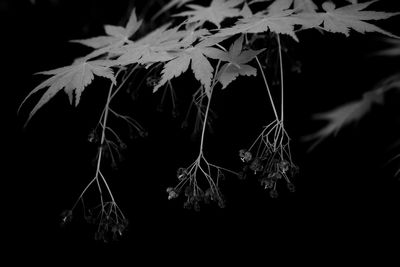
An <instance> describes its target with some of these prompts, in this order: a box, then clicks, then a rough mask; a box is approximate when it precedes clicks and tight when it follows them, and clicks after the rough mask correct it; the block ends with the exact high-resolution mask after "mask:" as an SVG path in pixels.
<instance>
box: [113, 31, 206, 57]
mask: <svg viewBox="0 0 400 267" xmlns="http://www.w3.org/2000/svg"><path fill="white" fill-rule="evenodd" d="M169 26H170V24H166V25H164V26H161V27H159V28H157V29H156V30H154V31H152V32H151V33H149V34H148V35H146V36H144V37H143V38H141V39H139V40H137V41H136V42H133V43H130V44H128V45H125V46H123V47H121V48H120V49H119V51H118V53H121V54H122V55H121V56H120V57H119V59H118V62H119V63H120V64H122V65H128V64H132V63H140V64H152V63H154V62H165V61H168V60H171V59H173V58H174V56H172V55H171V54H170V52H174V51H178V50H180V49H181V48H182V47H185V46H189V45H190V44H191V42H188V41H187V40H185V41H183V40H184V39H185V38H186V37H188V35H190V34H193V33H192V32H191V31H178V27H174V28H172V29H168V27H169ZM199 32H201V34H198V33H196V34H194V35H196V36H198V35H202V34H205V33H204V31H202V30H201V31H199ZM194 39H196V38H193V39H192V42H193V41H194Z"/></svg>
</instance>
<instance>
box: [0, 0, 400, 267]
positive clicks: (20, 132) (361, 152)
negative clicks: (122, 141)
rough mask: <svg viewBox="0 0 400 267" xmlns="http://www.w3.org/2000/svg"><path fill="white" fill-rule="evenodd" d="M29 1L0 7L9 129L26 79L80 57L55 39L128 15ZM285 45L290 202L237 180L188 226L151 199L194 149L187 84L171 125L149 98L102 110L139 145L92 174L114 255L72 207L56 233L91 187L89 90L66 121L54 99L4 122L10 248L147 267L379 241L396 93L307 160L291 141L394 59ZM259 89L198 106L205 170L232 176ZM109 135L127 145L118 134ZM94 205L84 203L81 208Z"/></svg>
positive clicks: (120, 5)
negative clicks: (172, 260) (205, 109)
mask: <svg viewBox="0 0 400 267" xmlns="http://www.w3.org/2000/svg"><path fill="white" fill-rule="evenodd" d="M16 2H18V3H16ZM35 2H36V3H35V4H32V3H31V2H30V1H5V4H2V6H1V8H2V13H4V14H5V15H4V16H2V18H3V19H4V20H5V21H6V23H8V24H9V25H10V27H7V29H6V32H5V33H4V34H5V36H7V38H6V39H7V40H9V42H5V48H4V49H5V51H6V53H5V54H6V58H7V59H6V62H7V71H6V72H5V78H6V80H7V83H6V85H3V87H4V88H3V90H7V91H12V92H13V93H14V94H15V95H14V97H15V99H16V102H15V106H14V107H12V109H13V110H11V112H14V110H15V112H14V116H15V113H16V110H17V107H18V105H19V103H20V102H21V101H22V100H23V98H24V97H25V96H26V95H27V93H28V92H29V91H30V90H32V89H33V88H34V87H35V86H36V85H37V84H39V83H40V82H41V81H42V79H43V76H37V75H35V76H34V75H33V73H36V72H38V71H43V70H49V69H53V68H57V67H61V66H64V65H67V64H70V63H71V60H73V59H74V58H76V57H77V56H81V55H84V54H85V53H87V50H85V49H83V48H81V47H80V46H79V45H77V44H71V43H68V40H71V39H80V38H87V37H92V36H96V35H100V34H102V33H103V32H102V27H101V26H102V25H103V24H121V23H123V22H124V18H126V17H124V16H126V13H127V12H126V8H127V7H129V6H132V3H129V1H118V2H115V3H114V2H113V4H110V3H109V2H108V3H102V2H101V3H100V2H98V1H35ZM143 8H144V7H140V8H138V10H142V9H143ZM393 8H394V7H393ZM392 10H397V11H400V9H392ZM149 12H150V11H149ZM11 24H12V25H13V26H11ZM6 25H7V24H6ZM379 25H380V26H382V27H383V28H385V29H386V30H388V31H392V32H394V33H397V34H399V31H398V29H397V28H396V27H395V26H394V25H399V18H393V19H390V21H389V22H383V23H381V24H379ZM299 39H300V43H294V42H293V41H292V40H289V38H283V42H286V44H287V45H288V47H290V49H291V51H292V56H294V57H296V60H299V61H300V62H301V64H302V72H301V73H300V74H296V73H290V72H289V71H288V72H287V73H288V74H287V77H286V80H285V84H286V88H287V89H286V102H285V114H286V116H287V130H288V132H289V134H290V135H291V137H292V153H293V158H294V161H295V162H296V163H297V165H298V166H299V167H300V173H299V175H298V176H297V177H296V178H295V179H294V181H293V182H294V184H295V185H296V189H297V190H296V192H295V193H289V192H288V190H287V189H286V187H285V186H284V184H282V185H281V188H279V192H281V195H280V196H279V198H278V199H271V198H270V197H269V194H268V192H267V191H265V190H263V188H262V187H261V186H260V185H259V182H258V181H256V180H255V179H251V177H250V178H249V179H247V180H244V181H241V180H239V179H237V178H236V177H234V176H231V175H226V180H225V181H224V182H223V184H222V186H221V188H222V191H223V193H224V194H225V197H226V200H227V203H226V204H227V206H226V208H225V209H219V208H218V207H217V206H216V205H210V206H204V205H203V206H202V207H201V209H202V210H201V211H200V212H199V213H196V212H195V211H191V210H190V211H189V210H185V209H183V207H182V206H183V202H184V199H183V198H182V197H180V198H178V199H175V200H171V201H168V200H167V196H168V195H167V193H166V192H165V190H166V188H167V187H168V186H172V185H174V184H175V183H176V177H175V173H176V169H177V168H178V167H181V166H187V165H189V164H190V163H192V162H193V161H194V159H195V157H196V156H197V151H198V146H199V139H198V138H195V139H191V138H190V135H191V130H192V128H190V125H189V128H188V129H182V128H181V124H182V122H183V120H184V117H185V114H186V110H187V107H188V103H187V102H185V100H186V99H188V97H190V95H191V93H193V92H194V90H195V89H197V86H198V85H197V83H194V82H192V80H193V76H192V74H190V75H187V77H186V76H184V77H183V78H182V79H176V80H173V84H174V87H175V89H176V93H177V96H178V110H179V114H178V115H177V117H176V118H174V117H173V116H172V114H171V111H172V109H171V105H170V103H169V102H168V101H166V102H165V104H164V106H163V107H164V110H163V112H158V111H157V110H156V109H157V106H158V105H159V103H160V101H161V96H162V92H161V91H160V92H158V93H156V94H154V95H151V93H150V91H149V89H148V88H143V89H142V90H141V95H140V96H139V98H138V99H137V100H136V101H131V100H130V95H129V94H127V93H126V92H122V95H121V97H120V98H118V99H117V100H116V102H115V106H116V107H121V109H125V110H127V111H128V112H131V113H132V114H133V116H134V118H135V119H137V120H138V121H139V122H140V123H141V124H142V125H143V127H144V128H145V129H146V130H147V131H148V136H147V137H145V138H142V137H138V136H135V137H134V138H132V139H129V138H127V139H126V140H127V144H128V149H127V150H126V151H124V152H123V156H124V160H123V161H122V162H121V163H120V164H119V165H118V167H119V168H118V170H109V171H107V174H106V176H107V177H108V180H109V184H110V186H111V187H112V191H113V192H114V195H115V197H116V200H117V202H118V203H119V205H120V208H121V209H122V210H123V211H124V212H125V214H126V216H127V217H128V219H129V222H130V223H129V227H128V231H127V233H126V234H125V235H124V236H122V238H121V240H120V241H119V242H110V243H108V244H103V243H101V242H96V241H94V233H95V231H96V230H95V227H94V226H91V225H88V224H86V222H85V221H84V220H83V217H82V209H80V208H78V209H77V210H76V211H77V212H76V214H74V218H73V221H72V222H71V224H70V225H66V226H65V227H60V221H61V217H60V214H61V212H62V211H63V210H65V209H69V208H70V207H71V206H72V205H73V203H74V202H75V200H76V198H77V197H78V196H79V194H80V192H81V191H82V189H83V188H84V187H85V186H86V185H87V183H88V182H89V181H90V180H91V179H92V177H93V174H94V166H93V164H92V161H93V158H94V157H95V156H96V148H95V147H93V145H92V144H90V143H89V142H88V141H87V138H88V135H89V133H90V131H91V130H92V129H93V127H94V126H95V124H96V122H97V121H98V119H99V116H100V114H101V111H102V108H103V106H104V101H105V96H106V93H107V88H108V84H107V83H105V82H104V80H101V79H100V80H96V81H95V82H94V83H92V85H90V86H89V87H88V88H87V89H86V90H85V92H84V93H83V95H82V100H81V103H80V105H79V106H78V107H77V108H74V107H72V106H70V105H69V103H68V98H67V96H66V95H65V94H64V93H60V94H58V95H57V96H56V97H55V98H54V99H52V100H51V101H50V102H49V103H48V104H46V105H45V106H44V107H43V108H42V109H41V110H40V111H39V112H38V113H37V114H36V115H35V117H34V118H33V119H32V120H31V122H30V123H29V125H28V127H27V128H25V129H23V128H22V125H23V123H24V121H25V119H26V118H27V115H28V112H29V109H30V108H32V107H33V104H34V103H35V101H37V100H38V96H35V97H33V98H32V99H31V100H30V101H28V102H27V105H26V106H24V107H23V108H22V110H21V113H20V114H19V115H18V116H16V117H15V118H16V134H15V141H14V142H15V144H16V145H15V148H14V151H15V153H14V154H15V155H16V158H15V163H16V166H15V172H14V177H11V178H9V179H12V180H13V181H12V184H13V188H12V189H13V190H12V196H11V197H10V199H9V200H10V201H11V202H12V203H13V204H15V208H12V209H13V211H14V212H15V218H16V221H17V222H16V223H17V224H18V226H17V227H18V229H19V230H18V231H17V232H18V233H15V234H14V242H15V244H17V247H18V248H19V249H22V248H28V249H29V248H30V249H32V248H33V249H32V251H33V250H36V249H37V250H38V251H40V252H39V253H35V257H36V258H38V259H48V258H47V256H45V254H47V253H53V251H54V254H57V255H59V257H71V258H74V256H73V255H80V254H84V255H85V256H87V257H88V258H90V257H91V256H93V257H95V255H99V253H105V257H106V255H107V254H108V253H109V254H108V255H123V254H124V253H125V252H126V253H127V254H128V255H125V257H128V256H129V255H132V256H133V257H137V258H135V259H137V260H139V259H147V260H148V261H149V262H152V261H156V260H157V259H156V258H154V257H155V256H154V255H158V256H157V257H161V258H163V257H168V255H169V253H177V254H179V255H185V256H188V257H189V255H192V253H194V254H195V253H197V252H199V253H200V254H204V253H208V252H209V253H223V252H222V251H230V252H231V253H233V252H234V251H242V252H244V251H246V250H257V249H262V250H264V247H262V248H260V246H265V250H268V249H270V250H271V251H273V250H275V249H276V250H279V249H278V248H281V247H283V246H289V249H290V248H293V247H297V248H295V250H297V249H300V248H299V247H298V246H301V244H302V243H303V242H305V241H306V240H307V241H308V242H310V243H311V244H313V245H315V246H316V247H318V244H322V243H323V244H329V243H331V242H334V241H339V242H344V240H346V241H345V242H344V243H345V244H344V246H346V245H348V246H351V244H352V243H353V242H355V243H358V242H361V243H363V240H364V241H365V244H367V243H368V242H371V240H373V239H377V240H382V242H383V240H385V241H384V242H385V243H386V242H389V241H386V240H390V239H391V238H393V236H394V234H395V233H396V232H397V231H398V225H399V219H398V218H397V214H398V210H399V203H400V184H399V180H398V179H396V178H394V176H393V175H394V173H395V172H396V164H389V165H385V164H386V163H387V161H388V160H389V159H390V157H391V156H393V155H394V154H393V153H394V152H393V151H390V150H388V148H389V147H390V145H391V144H392V143H393V142H395V141H396V140H398V137H399V127H398V126H399V124H398V122H399V120H398V114H399V105H398V99H399V94H398V93H397V95H396V94H393V95H390V96H389V97H388V98H387V99H386V100H387V104H386V105H383V106H375V107H374V108H373V110H372V112H371V113H369V114H368V115H367V116H366V117H365V119H363V120H361V121H360V123H359V124H358V125H351V126H349V127H346V128H345V129H344V130H343V131H342V132H340V133H339V135H338V136H337V137H336V138H328V139H327V140H326V141H325V142H323V143H321V145H319V146H318V147H317V148H316V149H315V150H314V151H313V152H311V153H307V149H308V147H309V144H305V143H302V142H300V141H299V140H300V138H301V136H304V135H306V134H308V133H310V132H312V131H315V130H316V129H319V127H321V126H323V123H319V122H315V121H312V120H311V116H312V114H314V113H316V112H323V111H327V110H330V109H332V108H334V107H336V106H338V105H341V104H343V103H346V102H349V101H353V100H355V99H357V98H359V97H361V95H362V93H363V92H365V91H367V90H370V89H372V88H373V86H374V85H375V84H376V83H378V82H379V81H380V80H381V79H382V78H384V77H387V76H389V75H391V74H393V73H394V72H395V71H398V70H399V68H398V66H396V65H395V64H396V63H398V62H397V61H396V60H397V59H393V60H392V59H387V58H386V59H382V58H375V57H370V56H369V54H371V53H373V52H375V51H376V50H377V49H379V48H381V47H383V46H384V45H383V44H382V41H381V39H380V36H379V35H376V34H371V35H369V34H367V35H360V34H354V35H352V36H351V37H350V38H345V37H344V36H339V35H331V34H324V35H322V34H320V33H318V32H316V31H310V32H307V31H305V32H302V33H299ZM136 79H137V81H140V77H138V78H136ZM188 81H189V82H188ZM190 82H192V84H191V83H190ZM275 89H278V88H275ZM146 90H147V91H146ZM263 90H264V89H263V84H262V80H261V78H260V77H257V78H253V77H252V78H248V77H246V78H243V77H241V78H238V79H237V80H236V81H235V82H234V83H233V84H232V85H231V86H230V87H228V88H227V89H226V90H219V89H218V90H217V91H216V92H215V97H214V98H213V104H212V106H213V109H214V111H215V112H216V114H217V117H216V118H215V120H214V122H213V125H212V126H213V133H211V134H210V133H209V134H207V135H206V140H205V153H206V156H207V158H208V159H209V161H210V162H213V163H215V164H218V165H220V166H224V167H227V168H230V169H232V170H234V171H239V170H240V169H241V166H242V165H241V161H240V159H239V157H238V151H239V149H241V148H243V147H247V146H248V145H249V144H251V143H252V142H253V141H254V139H255V138H256V137H257V135H258V134H259V132H260V131H261V127H262V126H263V125H265V123H266V122H267V120H269V119H271V118H272V117H271V115H272V112H271V111H272V110H271V109H270V106H269V104H268V102H267V98H266V96H267V95H266V93H265V92H264V91H263ZM131 108H132V109H131ZM191 123H193V122H191ZM121 131H122V132H123V131H125V133H124V134H126V135H127V132H126V130H125V129H124V128H123V127H121ZM127 136H128V135H127ZM398 166H399V165H398V164H397V167H398ZM97 197H98V196H97V194H96V193H95V192H94V191H93V192H92V194H91V195H90V197H88V198H92V199H95V198H97ZM7 205H8V204H7ZM13 206H14V205H13ZM13 224H14V223H13ZM342 245H343V243H342ZM285 249H286V248H285ZM319 249H321V250H323V248H322V247H319ZM207 251H208V252H207ZM42 253H43V254H42ZM328 253H329V252H328ZM147 255H153V256H152V257H150V258H147Z"/></svg>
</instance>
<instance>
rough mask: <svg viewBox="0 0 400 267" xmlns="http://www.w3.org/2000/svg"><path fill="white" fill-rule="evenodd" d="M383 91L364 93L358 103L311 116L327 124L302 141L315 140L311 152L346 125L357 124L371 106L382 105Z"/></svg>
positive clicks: (376, 90) (379, 89)
mask: <svg viewBox="0 0 400 267" xmlns="http://www.w3.org/2000/svg"><path fill="white" fill-rule="evenodd" d="M383 93H384V91H383V90H382V89H381V88H378V89H375V90H372V91H369V92H366V93H364V95H363V97H362V98H361V99H360V100H358V101H353V102H350V103H347V104H344V105H342V106H340V107H337V108H335V109H333V110H331V111H328V112H324V113H318V114H315V115H314V116H313V118H314V119H317V120H328V121H329V122H328V124H327V125H326V126H325V127H324V128H322V129H321V130H319V131H318V132H316V133H313V134H310V135H307V136H304V137H303V138H302V140H303V141H311V140H314V139H317V140H316V142H315V143H314V144H313V145H312V146H311V147H310V149H309V150H312V149H313V148H314V147H315V146H316V145H317V144H319V143H320V142H321V141H322V140H324V139H325V138H327V137H328V136H330V135H333V136H336V135H337V133H338V132H339V131H340V130H341V129H342V128H343V127H344V126H346V125H348V124H351V123H354V122H358V121H359V120H360V119H361V118H362V117H363V116H364V115H365V114H366V113H367V112H368V111H369V110H370V109H371V107H372V105H373V104H382V103H383V100H384V99H383V96H384V94H383Z"/></svg>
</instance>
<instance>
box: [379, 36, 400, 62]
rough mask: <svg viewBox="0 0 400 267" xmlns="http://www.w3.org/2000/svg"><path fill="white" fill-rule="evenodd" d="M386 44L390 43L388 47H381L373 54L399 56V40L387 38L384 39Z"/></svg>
mask: <svg viewBox="0 0 400 267" xmlns="http://www.w3.org/2000/svg"><path fill="white" fill-rule="evenodd" d="M385 42H386V43H387V44H390V45H391V47H390V48H386V49H383V50H381V51H379V52H376V53H375V54H374V55H377V56H388V57H398V56H400V40H398V39H392V38H387V39H386V40H385Z"/></svg>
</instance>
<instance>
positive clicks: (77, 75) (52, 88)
mask: <svg viewBox="0 0 400 267" xmlns="http://www.w3.org/2000/svg"><path fill="white" fill-rule="evenodd" d="M110 65H111V61H107V60H95V61H88V62H77V63H75V64H73V65H71V66H67V67H62V68H58V69H54V70H49V71H43V72H39V73H38V74H44V75H53V76H52V77H50V78H48V79H47V80H45V81H44V82H42V83H41V84H39V85H38V86H36V87H35V88H34V89H33V90H32V91H31V92H30V93H29V94H28V96H27V97H26V98H25V99H24V101H23V102H22V103H21V106H22V105H23V104H24V103H25V101H26V100H27V99H28V98H29V97H31V96H32V95H33V94H34V93H36V92H38V91H39V90H41V89H44V88H46V87H49V89H47V91H46V92H45V93H44V94H43V95H42V97H41V98H40V100H39V102H38V103H37V104H36V106H35V107H34V108H33V109H32V111H31V112H30V114H29V118H28V120H27V122H26V123H28V122H29V120H30V119H31V118H32V116H33V115H34V114H35V113H36V112H37V111H38V110H39V109H40V108H41V107H42V106H43V105H44V104H46V103H47V102H48V101H49V100H50V99H51V98H53V97H54V96H55V95H56V94H57V93H58V92H59V91H61V90H62V89H64V91H65V92H66V93H67V94H68V98H69V101H70V103H71V104H72V102H73V98H74V93H75V106H77V105H78V104H79V101H80V97H81V94H82V92H83V90H84V89H85V87H86V86H88V85H89V84H90V83H91V82H92V81H93V79H94V76H95V75H97V76H100V77H104V78H107V79H110V80H111V81H112V82H113V83H114V84H115V83H116V80H115V77H114V74H113V71H112V70H111V69H110ZM21 106H20V107H21Z"/></svg>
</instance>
